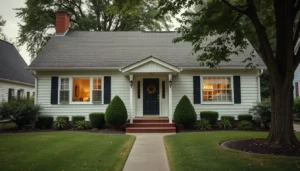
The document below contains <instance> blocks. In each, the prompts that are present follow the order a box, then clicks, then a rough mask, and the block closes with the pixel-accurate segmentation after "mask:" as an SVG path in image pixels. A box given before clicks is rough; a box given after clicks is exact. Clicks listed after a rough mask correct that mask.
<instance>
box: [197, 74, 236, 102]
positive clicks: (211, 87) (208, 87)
mask: <svg viewBox="0 0 300 171" xmlns="http://www.w3.org/2000/svg"><path fill="white" fill-rule="evenodd" d="M202 100H203V102H232V84H231V77H206V76H205V77H202Z"/></svg>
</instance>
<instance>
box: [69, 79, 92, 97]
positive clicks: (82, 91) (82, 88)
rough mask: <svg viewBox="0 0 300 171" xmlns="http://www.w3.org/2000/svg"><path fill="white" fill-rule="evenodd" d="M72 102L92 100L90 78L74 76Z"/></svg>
mask: <svg viewBox="0 0 300 171" xmlns="http://www.w3.org/2000/svg"><path fill="white" fill-rule="evenodd" d="M72 89H73V91H72V102H89V101H90V78H73V85H72Z"/></svg>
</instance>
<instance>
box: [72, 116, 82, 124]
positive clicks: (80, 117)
mask: <svg viewBox="0 0 300 171" xmlns="http://www.w3.org/2000/svg"><path fill="white" fill-rule="evenodd" d="M78 121H85V117H84V116H72V124H73V126H75V124H76V122H78Z"/></svg>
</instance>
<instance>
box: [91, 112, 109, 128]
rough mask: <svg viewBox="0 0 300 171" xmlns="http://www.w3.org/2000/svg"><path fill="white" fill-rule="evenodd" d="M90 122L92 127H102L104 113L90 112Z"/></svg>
mask: <svg viewBox="0 0 300 171" xmlns="http://www.w3.org/2000/svg"><path fill="white" fill-rule="evenodd" d="M89 118H90V123H91V125H92V127H93V128H98V129H99V128H102V127H103V125H104V124H105V114H104V113H102V112H95V113H90V115H89Z"/></svg>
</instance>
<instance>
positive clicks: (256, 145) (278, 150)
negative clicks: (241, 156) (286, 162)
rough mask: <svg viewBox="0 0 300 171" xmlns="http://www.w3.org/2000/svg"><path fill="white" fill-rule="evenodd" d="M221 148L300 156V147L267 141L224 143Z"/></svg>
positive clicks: (250, 140)
mask: <svg viewBox="0 0 300 171" xmlns="http://www.w3.org/2000/svg"><path fill="white" fill-rule="evenodd" d="M221 146H223V147H227V148H230V149H234V150H239V151H243V152H248V153H259V154H269V155H283V156H300V146H290V145H274V144H268V143H266V142H265V139H246V140H234V141H227V142H224V143H222V144H221Z"/></svg>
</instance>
